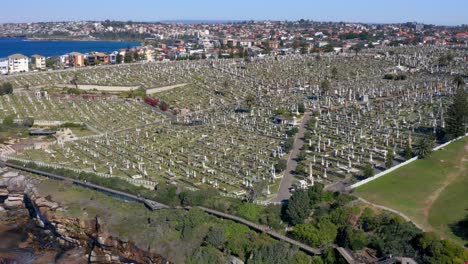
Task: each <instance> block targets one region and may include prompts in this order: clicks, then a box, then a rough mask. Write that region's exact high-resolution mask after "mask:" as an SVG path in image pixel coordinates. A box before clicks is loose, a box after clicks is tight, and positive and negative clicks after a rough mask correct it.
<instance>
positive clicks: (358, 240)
mask: <svg viewBox="0 0 468 264" xmlns="http://www.w3.org/2000/svg"><path fill="white" fill-rule="evenodd" d="M336 242H337V244H338V245H340V246H341V247H345V248H350V249H352V250H361V249H363V248H364V247H365V246H367V243H368V242H367V235H366V233H364V232H363V231H362V230H356V229H354V228H353V227H352V226H344V227H341V228H340V229H339V231H338V236H337V237H336Z"/></svg>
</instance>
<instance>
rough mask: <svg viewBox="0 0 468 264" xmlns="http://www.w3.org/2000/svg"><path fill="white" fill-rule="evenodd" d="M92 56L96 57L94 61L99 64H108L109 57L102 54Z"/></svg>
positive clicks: (97, 53)
mask: <svg viewBox="0 0 468 264" xmlns="http://www.w3.org/2000/svg"><path fill="white" fill-rule="evenodd" d="M94 56H95V57H96V61H99V64H109V62H110V58H109V55H107V54H105V53H103V52H96V53H94Z"/></svg>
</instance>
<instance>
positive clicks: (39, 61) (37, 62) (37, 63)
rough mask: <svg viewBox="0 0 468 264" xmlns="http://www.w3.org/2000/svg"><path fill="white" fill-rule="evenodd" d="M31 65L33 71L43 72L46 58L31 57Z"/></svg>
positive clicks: (40, 56) (39, 56)
mask: <svg viewBox="0 0 468 264" xmlns="http://www.w3.org/2000/svg"><path fill="white" fill-rule="evenodd" d="M31 63H32V66H33V67H34V68H35V69H38V70H44V69H45V68H46V58H45V57H44V56H42V55H37V54H35V55H32V56H31Z"/></svg>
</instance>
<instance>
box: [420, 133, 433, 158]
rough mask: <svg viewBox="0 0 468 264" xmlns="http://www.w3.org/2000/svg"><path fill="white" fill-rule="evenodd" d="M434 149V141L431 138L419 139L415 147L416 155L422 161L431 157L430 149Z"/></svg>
mask: <svg viewBox="0 0 468 264" xmlns="http://www.w3.org/2000/svg"><path fill="white" fill-rule="evenodd" d="M433 147H434V140H433V139H432V138H431V137H427V136H426V137H423V138H420V139H419V141H418V143H417V146H416V155H418V156H419V158H421V159H424V158H427V157H429V156H430V155H431V152H432V148H433Z"/></svg>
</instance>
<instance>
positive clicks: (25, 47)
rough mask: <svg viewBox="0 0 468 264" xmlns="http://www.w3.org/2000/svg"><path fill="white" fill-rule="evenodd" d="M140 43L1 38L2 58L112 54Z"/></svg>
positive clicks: (0, 53)
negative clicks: (69, 54)
mask: <svg viewBox="0 0 468 264" xmlns="http://www.w3.org/2000/svg"><path fill="white" fill-rule="evenodd" d="M139 45H140V43H139V42H124V41H122V42H119V41H62V40H57V41H55V40H28V39H24V38H0V58H3V57H7V56H9V55H11V54H15V53H21V54H23V55H26V56H28V57H29V56H31V55H33V54H39V55H42V56H46V57H51V56H56V55H63V54H66V53H70V52H72V51H76V52H81V53H86V52H91V51H100V52H112V51H115V50H118V49H122V48H127V47H135V46H139Z"/></svg>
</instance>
